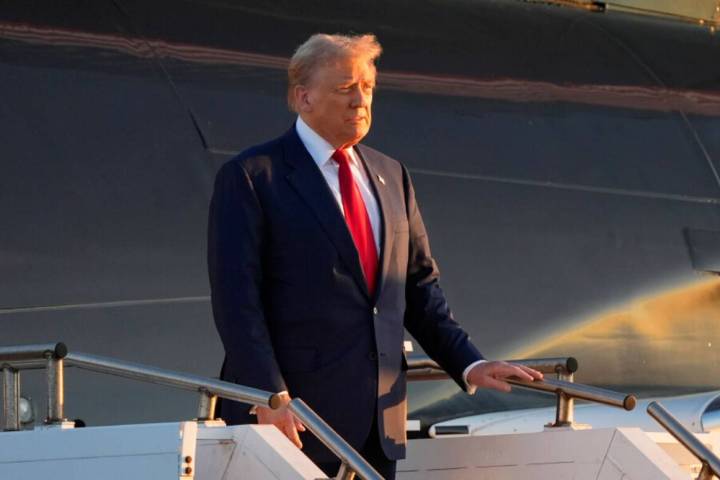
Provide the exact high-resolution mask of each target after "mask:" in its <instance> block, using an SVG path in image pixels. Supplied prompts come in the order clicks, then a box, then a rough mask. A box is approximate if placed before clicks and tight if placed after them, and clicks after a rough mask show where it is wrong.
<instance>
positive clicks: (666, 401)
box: [429, 391, 720, 437]
mask: <svg viewBox="0 0 720 480" xmlns="http://www.w3.org/2000/svg"><path fill="white" fill-rule="evenodd" d="M719 396H720V392H717V391H714V392H706V393H699V394H695V395H683V396H678V397H669V398H661V399H657V398H655V399H644V400H639V401H638V405H637V406H636V407H635V409H634V410H633V411H631V412H627V411H625V410H621V409H618V408H612V407H606V406H604V405H597V404H584V405H576V406H575V421H576V422H577V423H578V424H588V425H592V427H593V428H613V427H618V426H622V427H635V428H641V429H643V430H645V431H648V432H660V431H663V429H662V427H661V426H660V425H658V423H657V422H656V421H654V420H653V419H652V418H651V417H650V416H649V415H648V414H647V413H646V411H645V410H646V409H647V405H648V403H650V402H651V401H652V400H661V401H662V403H663V405H665V406H666V407H667V408H668V409H669V410H670V411H672V412H673V415H674V416H676V417H677V418H678V419H679V420H680V421H681V422H682V423H683V424H685V425H686V426H687V428H689V429H690V430H691V431H693V432H696V433H698V432H702V431H703V424H702V418H703V413H704V412H705V410H706V409H707V407H708V406H709V405H710V403H711V402H712V401H713V400H715V399H717V398H718V397H719ZM554 420H555V407H549V408H534V409H527V410H513V411H508V412H496V413H487V414H483V415H472V416H467V417H461V418H456V419H453V420H448V421H446V422H440V423H437V424H435V425H433V426H431V427H430V430H429V435H430V436H431V437H438V436H440V435H436V428H435V427H436V426H440V425H467V426H468V431H469V432H470V435H500V434H506V433H533V432H542V431H543V430H544V428H545V425H547V424H548V423H552V422H553V421H554Z"/></svg>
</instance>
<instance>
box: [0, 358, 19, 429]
mask: <svg viewBox="0 0 720 480" xmlns="http://www.w3.org/2000/svg"><path fill="white" fill-rule="evenodd" d="M2 371H3V416H4V418H5V423H4V425H3V431H6V432H7V431H17V430H20V372H18V371H17V370H15V369H14V368H12V367H10V366H9V365H3V367H2Z"/></svg>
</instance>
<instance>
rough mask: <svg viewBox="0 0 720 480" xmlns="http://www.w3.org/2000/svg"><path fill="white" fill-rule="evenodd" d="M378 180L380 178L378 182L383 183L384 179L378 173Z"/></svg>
mask: <svg viewBox="0 0 720 480" xmlns="http://www.w3.org/2000/svg"><path fill="white" fill-rule="evenodd" d="M378 180H380V183H382V184H383V185H385V179H384V178H383V177H381V176H380V175H378Z"/></svg>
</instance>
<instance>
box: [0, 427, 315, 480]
mask: <svg viewBox="0 0 720 480" xmlns="http://www.w3.org/2000/svg"><path fill="white" fill-rule="evenodd" d="M324 477H325V475H324V474H323V472H322V471H321V470H320V469H319V468H318V467H317V466H315V465H314V464H313V463H312V462H311V461H310V460H309V459H308V458H307V457H306V456H305V455H304V454H303V453H302V452H301V451H300V450H299V449H298V448H296V447H295V446H294V445H293V444H292V443H291V442H290V441H289V440H288V439H287V438H286V437H285V436H284V435H283V434H281V433H280V431H279V430H278V429H277V428H275V427H274V426H272V425H260V426H258V425H241V426H232V427H203V426H200V427H198V425H197V423H195V422H180V423H158V424H144V425H122V426H110V427H89V428H77V429H59V428H53V429H36V430H31V431H21V432H3V433H0V479H2V480H47V479H53V480H99V479H102V480H121V479H122V480H127V479H133V480H170V479H175V480H178V479H181V480H188V479H197V480H236V479H241V478H247V479H283V480H285V479H287V480H310V479H317V478H324Z"/></svg>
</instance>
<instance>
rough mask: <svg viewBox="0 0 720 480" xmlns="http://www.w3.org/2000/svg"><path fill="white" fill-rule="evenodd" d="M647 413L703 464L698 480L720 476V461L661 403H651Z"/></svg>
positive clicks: (707, 479) (708, 479)
mask: <svg viewBox="0 0 720 480" xmlns="http://www.w3.org/2000/svg"><path fill="white" fill-rule="evenodd" d="M647 412H648V413H649V414H650V416H651V417H653V418H654V419H655V420H656V421H657V422H658V423H659V424H660V425H662V426H663V428H665V430H667V431H668V432H670V435H672V436H673V437H675V439H676V440H677V441H678V442H680V443H681V444H683V445H684V446H685V448H687V449H688V450H690V453H692V454H693V455H695V457H697V459H698V460H700V462H701V463H702V469H701V470H700V475H698V477H697V478H698V480H710V479H711V478H713V475H714V476H720V459H719V458H718V457H717V456H716V455H715V454H714V453H712V451H710V449H709V448H707V447H706V446H705V445H704V444H703V443H702V442H701V441H700V440H698V438H697V437H696V436H695V435H693V434H692V432H691V431H690V430H688V429H687V428H685V426H684V425H683V424H682V423H680V421H679V420H678V419H677V418H675V417H674V416H673V414H672V413H670V412H668V411H667V410H666V409H665V407H663V406H662V405H661V404H660V403H659V402H650V404H649V405H648V407H647Z"/></svg>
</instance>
